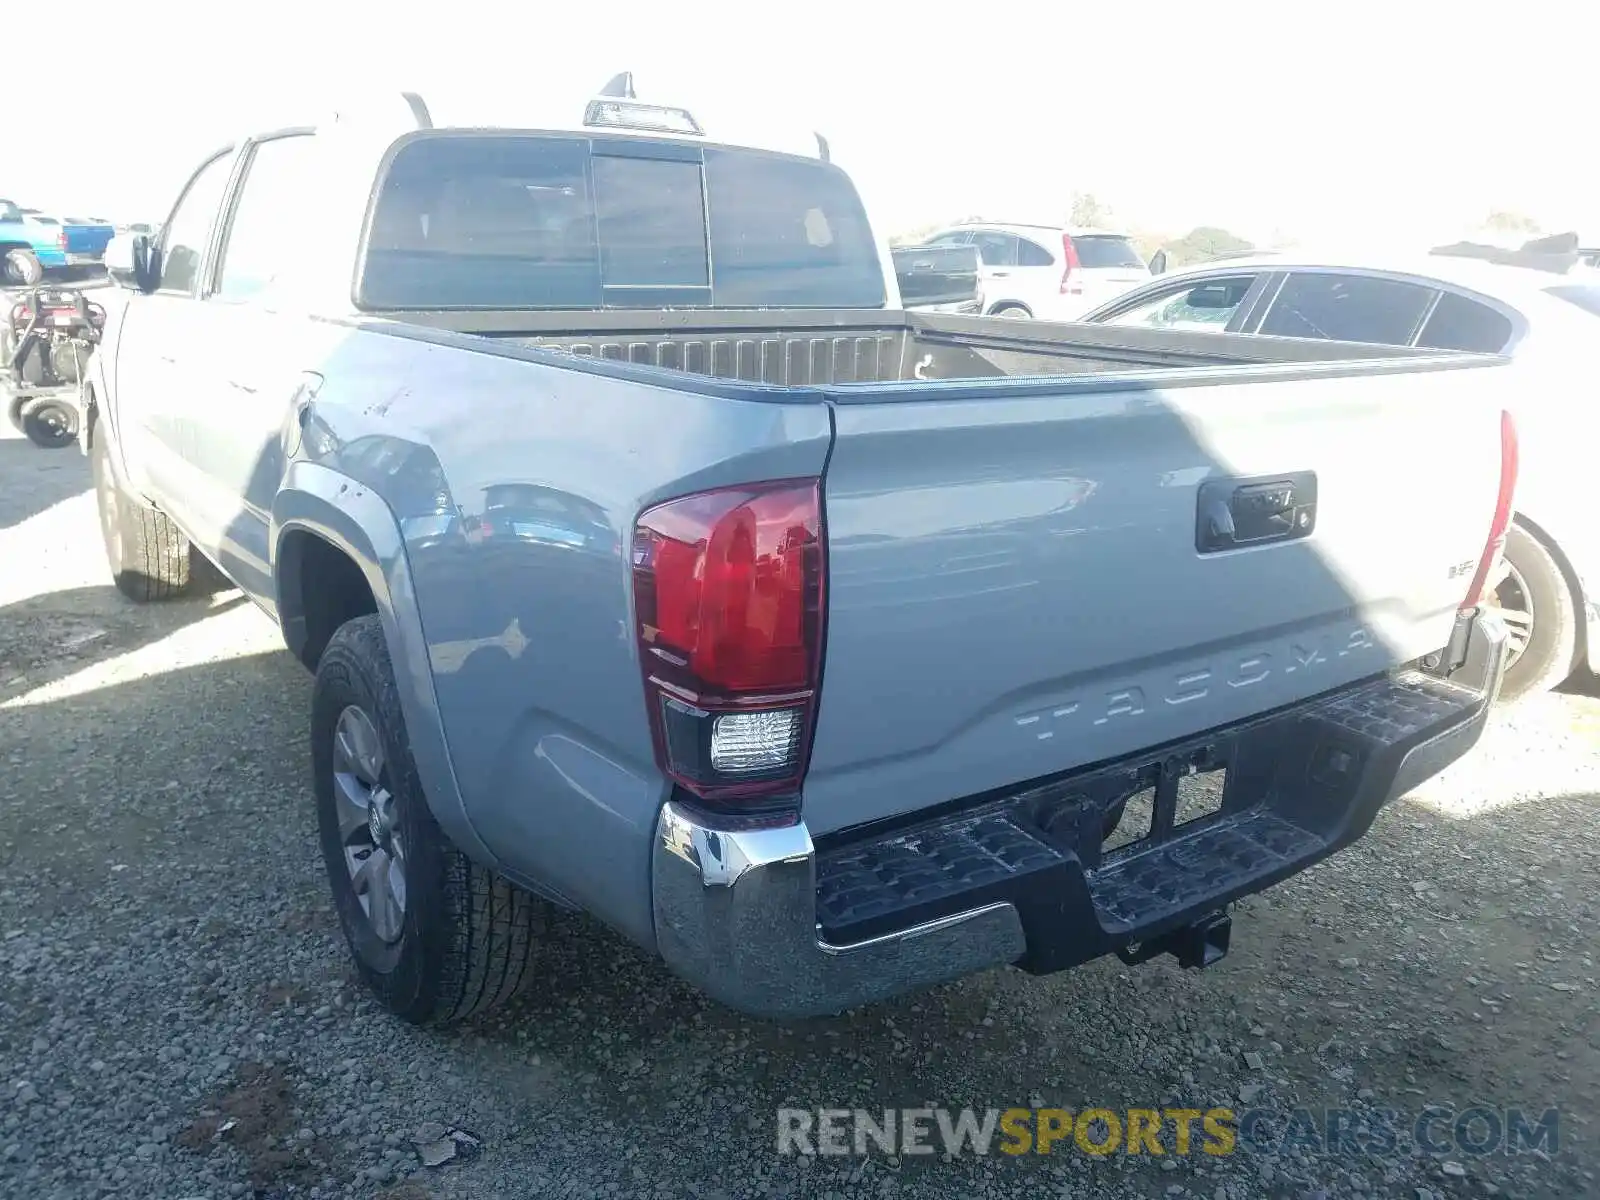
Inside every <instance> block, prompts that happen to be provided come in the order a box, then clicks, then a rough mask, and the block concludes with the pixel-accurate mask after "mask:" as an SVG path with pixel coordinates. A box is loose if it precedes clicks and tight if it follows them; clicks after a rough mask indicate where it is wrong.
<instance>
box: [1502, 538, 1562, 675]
mask: <svg viewBox="0 0 1600 1200" xmlns="http://www.w3.org/2000/svg"><path fill="white" fill-rule="evenodd" d="M1505 567H1506V571H1505V574H1504V576H1503V578H1502V579H1501V580H1500V582H1499V583H1498V584H1497V585H1496V587H1495V589H1494V593H1493V595H1492V597H1491V600H1490V602H1491V603H1492V604H1493V605H1494V606H1495V607H1496V609H1497V610H1498V611H1499V612H1500V615H1501V617H1502V618H1503V619H1504V620H1505V621H1506V624H1507V627H1508V628H1509V630H1510V632H1511V635H1512V650H1511V662H1510V663H1509V665H1508V666H1507V667H1506V673H1505V677H1504V679H1503V680H1502V681H1501V684H1500V699H1501V701H1502V702H1505V703H1510V702H1512V701H1515V700H1520V699H1522V698H1523V697H1524V696H1534V695H1538V694H1540V693H1542V692H1548V691H1549V690H1550V689H1551V688H1553V687H1555V686H1557V685H1558V684H1560V683H1563V682H1565V681H1566V679H1567V677H1568V676H1570V675H1571V674H1572V669H1573V665H1574V663H1575V661H1576V655H1577V648H1578V613H1577V606H1576V604H1575V603H1574V602H1573V598H1572V589H1571V588H1570V587H1569V586H1568V585H1567V579H1566V576H1565V575H1563V574H1562V572H1561V565H1560V564H1559V563H1558V562H1556V560H1555V558H1554V557H1553V556H1552V555H1551V553H1550V551H1549V550H1547V549H1545V547H1544V544H1543V543H1542V542H1540V541H1539V539H1538V538H1536V537H1534V536H1533V534H1531V533H1529V532H1528V531H1527V530H1526V529H1525V528H1523V527H1522V526H1521V525H1517V524H1513V525H1512V526H1511V529H1510V530H1509V532H1508V533H1507V534H1506V554H1505Z"/></svg>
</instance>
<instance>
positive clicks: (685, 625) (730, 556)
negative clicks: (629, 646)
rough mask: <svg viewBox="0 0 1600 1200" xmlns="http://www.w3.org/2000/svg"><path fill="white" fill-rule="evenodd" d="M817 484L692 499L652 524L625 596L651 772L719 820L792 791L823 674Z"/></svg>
mask: <svg viewBox="0 0 1600 1200" xmlns="http://www.w3.org/2000/svg"><path fill="white" fill-rule="evenodd" d="M823 559H824V549H823V539H822V495H821V488H820V485H819V483H818V481H816V480H782V481H778V482H773V483H759V484H750V485H748V486H743V487H734V488H721V489H718V490H715V491H709V492H699V493H696V494H694V495H690V496H684V497H682V498H680V499H677V500H671V501H668V502H667V503H665V504H660V505H657V506H656V507H654V508H651V509H648V510H646V511H645V512H644V513H642V514H641V515H640V517H639V520H638V523H637V525H636V527H635V529H634V534H633V594H634V611H635V620H636V622H637V632H638V639H639V663H640V669H641V671H642V672H643V674H644V690H645V705H646V707H647V709H648V710H649V714H650V726H651V733H652V735H653V736H654V739H655V751H656V759H657V761H658V763H659V764H660V766H661V769H662V771H663V772H664V773H665V774H666V775H667V776H668V777H669V778H671V779H672V780H674V781H675V782H676V783H677V784H679V785H680V786H681V787H683V788H684V789H686V790H687V791H689V792H691V793H692V794H693V795H695V796H696V797H698V798H700V799H701V800H705V801H709V802H712V803H713V804H714V806H717V807H724V806H728V807H733V808H735V809H737V810H738V811H740V812H743V813H753V812H763V811H767V810H768V809H770V808H772V807H774V805H773V803H772V801H773V800H775V799H776V800H778V801H779V803H780V804H785V805H786V804H787V801H788V799H789V798H790V797H792V796H793V795H794V794H795V793H796V792H798V790H799V787H800V782H801V780H802V779H803V778H804V776H805V771H806V764H807V760H808V759H809V758H810V754H811V733H812V729H813V726H814V725H815V720H816V712H817V690H818V683H819V675H820V672H821V669H822V632H823V621H824V617H825V609H824V605H823V575H824V561H823Z"/></svg>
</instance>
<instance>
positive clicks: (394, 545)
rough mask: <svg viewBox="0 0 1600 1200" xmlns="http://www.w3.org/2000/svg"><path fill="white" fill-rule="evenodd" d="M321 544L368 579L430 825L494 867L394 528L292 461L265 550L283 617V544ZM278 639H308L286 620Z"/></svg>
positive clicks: (374, 498) (310, 467) (369, 502)
mask: <svg viewBox="0 0 1600 1200" xmlns="http://www.w3.org/2000/svg"><path fill="white" fill-rule="evenodd" d="M297 530H298V531H304V532H306V533H310V534H312V535H314V536H316V537H319V538H321V539H322V540H323V541H325V542H327V543H328V544H329V545H331V546H333V547H334V548H335V549H337V550H339V551H340V552H342V553H343V554H344V555H345V556H346V557H348V558H349V559H350V560H351V561H352V562H354V563H355V564H356V565H357V566H358V567H359V568H360V569H361V572H362V575H363V576H364V577H365V578H366V581H367V586H368V587H369V588H370V589H371V591H372V596H373V599H374V600H375V601H376V602H377V606H378V616H379V619H380V620H381V621H382V622H383V636H384V639H385V641H386V642H387V643H388V645H389V657H390V662H391V663H392V664H393V667H394V676H395V684H396V686H397V688H398V689H399V694H400V709H401V711H402V712H403V713H404V714H405V720H406V733H407V735H408V738H409V740H410V743H411V755H412V758H413V759H414V760H415V762H416V765H417V776H418V778H419V779H421V781H422V788H423V792H424V793H425V794H426V795H427V797H428V807H429V808H430V809H431V810H432V812H433V817H434V820H436V821H437V822H438V823H439V827H440V828H441V829H442V830H443V831H444V833H445V836H446V837H448V838H449V839H450V840H451V841H452V842H453V843H454V844H455V845H456V846H458V847H459V848H460V849H461V850H462V851H463V852H465V853H466V854H467V855H468V856H469V857H471V858H474V859H476V860H477V861H479V862H481V863H483V864H485V865H487V866H490V867H498V866H499V864H498V862H497V861H496V859H495V857H494V855H493V854H491V853H490V851H489V848H488V847H487V846H486V845H484V843H483V840H482V839H481V838H480V837H479V836H478V834H477V831H476V830H475V829H474V828H473V827H472V823H471V821H470V820H469V819H468V817H467V812H466V807H465V806H464V805H463V804H462V802H461V789H460V786H459V785H458V784H457V781H456V775H455V768H454V766H453V765H452V763H451V761H450V754H449V750H448V747H447V743H446V741H445V734H444V724H443V722H442V720H441V719H440V716H439V702H438V698H437V696H436V695H435V693H434V688H433V672H432V669H431V667H430V665H429V662H428V643H427V639H426V637H425V636H424V635H423V630H422V618H421V614H420V612H419V610H418V607H417V598H416V592H415V589H414V588H413V586H412V579H411V568H410V563H409V560H408V559H407V557H406V552H405V541H404V539H403V537H402V536H401V532H400V526H399V522H398V521H396V519H395V516H394V513H393V512H392V511H391V510H390V508H389V506H388V505H387V504H386V503H385V502H384V501H383V499H382V498H381V497H380V496H379V495H378V494H377V493H376V492H375V491H373V490H372V489H371V488H369V487H366V486H365V485H363V484H361V483H358V482H357V481H355V480H353V479H351V478H349V477H348V476H345V475H341V474H340V473H338V472H337V471H333V470H330V469H329V468H327V467H324V466H319V465H318V464H316V463H310V462H304V461H301V462H296V463H293V464H292V465H291V466H290V467H289V470H288V472H287V474H286V475H285V477H284V481H283V486H282V487H281V488H280V489H279V491H278V494H277V496H276V497H275V499H274V500H273V504H272V525H271V530H270V535H269V536H270V541H269V544H270V545H271V546H272V558H273V577H274V581H275V584H276V586H277V587H278V589H279V594H278V596H277V597H276V599H277V602H278V611H279V613H280V614H283V613H291V612H293V611H294V606H293V605H290V606H287V607H286V606H285V604H284V590H283V589H284V584H285V582H286V581H285V580H284V578H283V577H282V575H281V573H280V572H279V570H278V566H279V563H280V561H281V558H282V553H281V551H282V547H283V541H284V538H285V537H286V536H287V535H288V534H290V533H292V532H295V531H297ZM283 636H284V640H285V641H286V642H287V643H288V645H289V648H290V649H291V650H294V651H298V649H299V646H300V644H303V643H304V641H305V636H306V634H305V627H304V620H303V618H295V617H292V616H288V617H285V618H284V619H283Z"/></svg>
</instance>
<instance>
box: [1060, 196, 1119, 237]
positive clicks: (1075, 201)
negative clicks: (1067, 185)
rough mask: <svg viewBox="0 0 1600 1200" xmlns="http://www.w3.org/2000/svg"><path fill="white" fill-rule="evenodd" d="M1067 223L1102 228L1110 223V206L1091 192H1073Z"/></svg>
mask: <svg viewBox="0 0 1600 1200" xmlns="http://www.w3.org/2000/svg"><path fill="white" fill-rule="evenodd" d="M1067 224H1068V225H1078V226H1082V227H1083V228H1085V229H1103V228H1105V227H1106V226H1108V225H1110V224H1111V206H1110V205H1108V204H1106V203H1105V202H1104V201H1102V200H1100V199H1099V198H1098V197H1096V196H1095V195H1094V193H1093V192H1074V193H1073V194H1072V212H1071V213H1070V215H1068V217H1067Z"/></svg>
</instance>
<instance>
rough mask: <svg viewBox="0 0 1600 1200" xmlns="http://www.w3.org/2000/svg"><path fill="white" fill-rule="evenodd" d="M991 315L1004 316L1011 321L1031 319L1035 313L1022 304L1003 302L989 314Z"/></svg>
mask: <svg viewBox="0 0 1600 1200" xmlns="http://www.w3.org/2000/svg"><path fill="white" fill-rule="evenodd" d="M989 315H990V316H991V317H1004V318H1006V319H1007V320H1011V321H1031V320H1032V319H1033V314H1032V313H1030V312H1029V311H1028V310H1027V309H1025V308H1023V307H1022V305H1020V304H1002V305H1001V306H1000V307H999V308H997V309H995V310H994V311H993V312H991V313H990V314H989Z"/></svg>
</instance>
